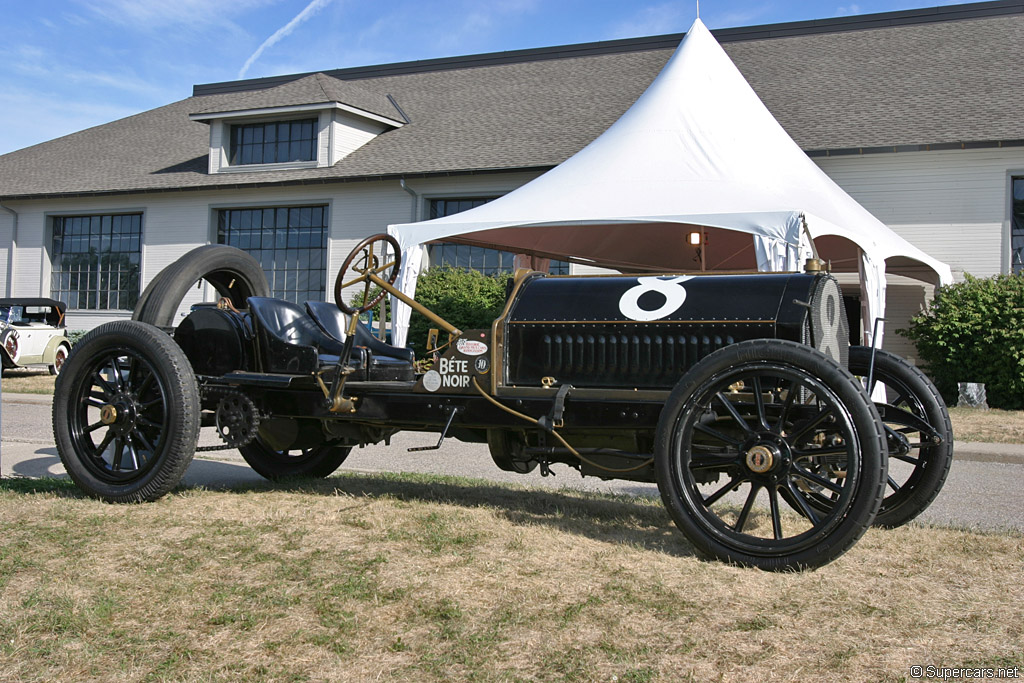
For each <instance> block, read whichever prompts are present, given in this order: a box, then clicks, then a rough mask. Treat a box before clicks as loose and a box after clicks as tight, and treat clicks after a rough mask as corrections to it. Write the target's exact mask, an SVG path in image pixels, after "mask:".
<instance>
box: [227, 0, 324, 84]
mask: <svg viewBox="0 0 1024 683" xmlns="http://www.w3.org/2000/svg"><path fill="white" fill-rule="evenodd" d="M331 2H332V0H312V2H310V3H309V4H308V5H306V8H305V9H303V10H302V11H301V12H299V13H298V14H296V15H295V16H294V17H292V20H291V21H289V22H288V23H287V24H285V25H284V26H282V27H281V28H279V29H277V30H276V31H274V34H273V35H272V36H270V37H269V38H267V39H266V40H264V41H263V44H262V45H260V46H259V47H258V48H256V51H255V52H253V53H252V54H251V55H250V56H249V59H247V60H245V64H244V65H243V66H242V68H241V69H239V71H238V77H239V78H245V74H246V72H247V71H249V67H250V66H252V65H253V62H255V61H256V60H257V59H259V58H260V55H262V54H263V52H264V51H265V50H266V49H267V48H269V47H272V46H273V45H274V44H276V43H278V42H280V41H281V40H282V39H284V38H287V37H288V36H289V35H291V33H292V31H294V30H295V29H296V28H297V27H298V26H299V25H300V24H302V23H303V22H304V21H306V20H307V19H309V18H310V17H312V16H313V15H314V14H316V13H317V12H319V11H320V10H322V9H323V8H324V7H326V6H327V5H329V4H331Z"/></svg>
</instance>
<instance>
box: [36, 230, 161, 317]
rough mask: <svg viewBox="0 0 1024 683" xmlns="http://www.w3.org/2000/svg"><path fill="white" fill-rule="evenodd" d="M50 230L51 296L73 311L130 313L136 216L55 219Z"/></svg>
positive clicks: (136, 259) (134, 295) (135, 285)
mask: <svg viewBox="0 0 1024 683" xmlns="http://www.w3.org/2000/svg"><path fill="white" fill-rule="evenodd" d="M52 228H53V236H52V240H51V256H52V260H51V271H50V273H51V275H50V296H52V297H53V298H54V299H59V300H60V301H63V302H64V303H66V304H67V306H68V308H74V309H89V310H121V311H130V310H132V309H133V308H135V303H136V302H137V301H138V299H139V265H140V262H141V260H142V256H141V254H142V214H141V213H126V214H92V215H83V216H54V217H53V223H52Z"/></svg>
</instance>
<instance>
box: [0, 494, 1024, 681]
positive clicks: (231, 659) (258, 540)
mask: <svg viewBox="0 0 1024 683" xmlns="http://www.w3.org/2000/svg"><path fill="white" fill-rule="evenodd" d="M1022 565H1024V537H1022V536H1021V535H1020V534H1009V533H976V532H969V531H963V530H957V529H950V528H930V527H923V526H918V525H911V526H909V527H904V528H901V529H896V530H892V531H884V530H876V529H872V530H869V531H868V533H867V534H866V535H865V536H864V538H863V539H862V540H861V541H860V542H859V543H858V544H857V545H856V546H855V547H854V549H853V550H852V551H850V552H849V553H847V554H846V555H844V556H843V557H842V558H840V559H839V560H838V561H836V562H834V563H832V564H831V565H828V566H826V567H824V568H822V569H820V570H818V571H814V572H806V573H791V574H767V573H764V572H760V571H757V570H749V569H740V568H736V567H730V566H727V565H724V564H720V563H716V562H705V561H701V560H698V559H697V558H695V557H694V556H693V553H692V548H691V546H690V545H689V544H688V543H687V542H686V541H685V539H684V538H683V537H682V535H681V534H680V533H679V532H678V531H676V530H675V528H674V527H673V526H672V525H671V523H670V521H669V519H668V516H667V514H666V513H665V511H664V509H663V508H662V506H661V503H660V501H657V500H653V499H643V498H640V499H636V498H618V497H611V496H603V495H588V494H582V493H575V492H572V493H570V492H551V491H539V490H528V489H523V488H519V487H513V486H503V485H497V484H492V483H489V482H483V481H475V480H466V479H455V478H441V477H426V476H418V475H373V476H367V475H362V476H361V475H351V474H349V475H344V476H339V477H332V478H330V479H327V480H324V481H321V482H315V483H309V484H301V485H300V484H295V485H292V486H288V485H279V486H277V487H271V486H269V485H268V486H267V487H258V488H251V489H245V490H238V491H229V492H211V491H203V490H188V491H183V492H179V493H176V494H173V495H170V496H168V497H166V498H164V499H162V500H160V501H158V502H156V503H151V504H143V505H108V504H103V503H99V502H96V501H92V500H89V499H85V498H82V497H80V495H79V494H78V492H77V490H76V489H75V488H74V487H73V486H72V485H71V484H70V483H69V482H65V481H58V480H4V481H2V482H0V680H12V681H13V680H19V681H33V680H36V681H43V680H47V681H50V680H59V681H90V680H91V681H106V680H115V679H116V680H126V681H151V680H154V681H155V680H175V681H235V680H254V681H307V680H308V681H344V680H353V681H363V680H383V681H412V680H415V681H445V680H477V681H533V680H568V681H681V680H682V681H686V680H692V681H709V680H721V681H751V680H816V681H818V680H826V681H843V680H849V681H866V680H871V681H906V680H911V679H910V678H909V671H910V667H911V666H912V665H935V666H948V667H988V666H991V667H1013V666H1018V667H1024V581H1021V578H1022V575H1021V566H1022Z"/></svg>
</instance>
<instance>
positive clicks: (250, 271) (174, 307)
mask: <svg viewBox="0 0 1024 683" xmlns="http://www.w3.org/2000/svg"><path fill="white" fill-rule="evenodd" d="M199 281H206V282H208V283H209V284H210V285H212V286H213V289H214V291H216V295H217V297H218V298H226V299H227V300H228V301H230V302H231V305H232V306H234V307H235V308H238V309H243V308H246V307H247V303H246V300H247V299H248V298H249V297H250V296H270V286H269V285H268V284H267V276H266V275H265V274H264V272H263V268H262V266H260V264H259V262H257V261H256V259H254V258H253V257H252V256H250V255H249V254H247V253H246V252H244V251H242V250H241V249H236V248H235V247H231V246H228V245H226V244H207V245H205V246H202V247H197V248H195V249H193V250H192V251H190V252H188V253H187V254H185V255H184V256H182V257H181V258H180V259H178V260H177V261H175V262H174V263H172V264H171V265H169V266H167V267H166V268H164V269H163V270H161V271H160V272H159V273H157V274H156V277H154V278H153V279H152V281H150V283H149V285H148V286H147V287H146V289H144V290H143V291H142V294H141V295H139V300H138V302H137V303H136V304H135V311H134V312H133V313H132V320H138V321H141V322H144V323H149V324H150V325H156V326H157V327H165V328H167V327H175V326H176V323H177V320H176V319H175V313H177V311H178V308H179V307H180V306H181V303H182V301H183V300H184V299H185V296H186V295H187V294H188V293H189V291H190V290H191V289H194V288H195V285H196V283H197V282H199Z"/></svg>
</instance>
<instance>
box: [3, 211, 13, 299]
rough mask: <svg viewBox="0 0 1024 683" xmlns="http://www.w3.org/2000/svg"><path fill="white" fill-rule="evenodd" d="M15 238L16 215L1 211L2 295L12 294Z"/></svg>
mask: <svg viewBox="0 0 1024 683" xmlns="http://www.w3.org/2000/svg"><path fill="white" fill-rule="evenodd" d="M13 240H14V216H12V215H11V214H9V213H7V212H6V211H0V296H10V295H11V291H10V289H8V286H9V284H10V275H11V265H12V264H11V242H12V241H13Z"/></svg>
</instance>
